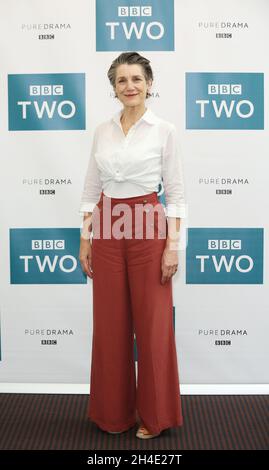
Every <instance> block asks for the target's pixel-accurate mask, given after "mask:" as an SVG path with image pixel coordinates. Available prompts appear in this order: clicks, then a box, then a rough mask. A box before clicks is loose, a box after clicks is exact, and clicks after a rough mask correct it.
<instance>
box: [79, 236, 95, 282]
mask: <svg viewBox="0 0 269 470" xmlns="http://www.w3.org/2000/svg"><path fill="white" fill-rule="evenodd" d="M79 261H80V264H81V268H82V270H83V271H84V272H85V273H86V274H87V276H89V277H90V278H91V279H92V277H93V270H92V245H91V242H90V240H86V239H84V238H81V239H80V250H79Z"/></svg>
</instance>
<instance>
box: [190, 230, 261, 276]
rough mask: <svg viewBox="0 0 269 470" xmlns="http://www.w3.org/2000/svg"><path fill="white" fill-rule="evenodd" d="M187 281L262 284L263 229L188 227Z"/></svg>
mask: <svg viewBox="0 0 269 470" xmlns="http://www.w3.org/2000/svg"><path fill="white" fill-rule="evenodd" d="M186 283H187V284H263V228H189V229H188V246H187V250H186Z"/></svg>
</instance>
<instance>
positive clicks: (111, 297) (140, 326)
mask: <svg viewBox="0 0 269 470" xmlns="http://www.w3.org/2000/svg"><path fill="white" fill-rule="evenodd" d="M104 198H106V201H109V203H110V210H109V207H108V208H106V210H105V208H104ZM119 203H124V204H125V205H126V204H127V205H128V207H129V208H130V212H131V215H132V216H133V217H132V220H131V224H129V229H130V230H129V232H127V231H126V233H129V235H128V236H127V235H126V233H125V232H124V233H125V235H124V237H123V238H121V239H120V238H119V237H118V236H115V235H113V228H112V229H111V231H110V236H109V235H108V234H107V229H104V225H105V220H106V219H108V217H111V226H113V224H114V223H115V222H116V221H117V220H118V221H119V219H121V218H122V212H121V213H120V215H118V214H117V215H115V214H114V215H113V213H112V211H113V208H114V209H115V205H117V204H119ZM137 204H140V205H142V207H143V208H146V207H151V206H152V207H153V208H154V207H155V206H156V205H158V206H159V207H161V208H162V209H161V210H160V211H159V212H157V211H155V213H154V214H153V217H152V218H151V219H150V218H148V220H151V223H150V225H151V227H152V228H153V237H152V236H151V238H149V237H148V236H146V225H147V224H149V222H146V214H149V213H150V212H152V210H154V209H148V210H145V211H143V215H142V223H141V220H140V222H138V221H137V220H136V219H135V205H137ZM147 204H148V205H149V206H147ZM155 208H156V207H155ZM96 211H98V214H99V215H98V217H99V221H100V222H99V226H100V230H99V232H100V233H99V234H98V236H96V237H95V228H93V238H92V270H93V277H92V282H93V284H92V287H93V336H92V359H91V373H90V396H89V407H88V417H89V418H90V419H91V420H92V421H93V422H95V423H96V424H97V425H98V426H99V427H100V428H101V429H102V430H104V431H112V432H113V431H126V430H128V429H129V428H131V427H133V426H134V425H135V424H136V419H137V415H138V417H139V418H140V422H142V423H143V425H144V426H145V427H146V428H147V429H148V430H149V432H150V433H152V434H155V433H156V434H157V433H160V432H161V431H162V430H163V429H166V428H170V427H176V426H181V425H182V424H183V417H182V408H181V397H180V388H179V372H178V362H177V352H176V343H175V334H174V328H173V297H172V278H170V279H169V281H167V282H166V283H165V284H162V283H161V274H162V271H161V259H162V254H163V251H164V249H165V244H166V236H167V231H168V225H167V220H166V216H165V212H164V209H163V206H162V204H161V203H160V202H159V200H158V195H157V193H156V192H153V193H150V194H147V195H143V196H135V197H130V198H121V199H119V198H110V197H108V196H105V195H104V193H103V192H102V193H101V196H100V199H99V202H98V203H97V205H96V206H95V208H94V211H93V220H94V214H95V212H96ZM129 219H130V217H129ZM161 219H162V223H163V222H164V225H162V227H163V226H164V228H165V233H164V234H163V232H161V235H160V233H159V228H160V227H159V224H160V220H161ZM95 220H97V218H95ZM94 224H95V226H97V222H96V221H95V222H94V223H93V225H94ZM97 232H98V230H97V231H96V233H97ZM130 233H131V237H130ZM162 235H164V236H162ZM139 237H140V238H139ZM134 335H135V340H136V349H137V380H136V368H135V354H134Z"/></svg>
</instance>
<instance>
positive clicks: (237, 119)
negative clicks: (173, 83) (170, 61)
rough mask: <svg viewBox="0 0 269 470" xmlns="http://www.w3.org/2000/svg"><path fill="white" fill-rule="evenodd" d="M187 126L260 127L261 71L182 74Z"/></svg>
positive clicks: (262, 123)
mask: <svg viewBox="0 0 269 470" xmlns="http://www.w3.org/2000/svg"><path fill="white" fill-rule="evenodd" d="M186 128H187V129H264V75H263V73H193V72H187V73H186Z"/></svg>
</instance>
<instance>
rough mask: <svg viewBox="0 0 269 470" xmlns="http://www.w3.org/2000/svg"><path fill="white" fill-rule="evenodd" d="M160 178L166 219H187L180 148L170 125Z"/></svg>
mask: <svg viewBox="0 0 269 470" xmlns="http://www.w3.org/2000/svg"><path fill="white" fill-rule="evenodd" d="M162 178H163V186H164V195H165V213H166V216H167V217H180V218H185V217H187V205H186V201H185V189H184V186H185V185H184V176H183V167H182V160H181V147H180V144H179V139H178V135H177V129H176V127H175V125H174V124H171V129H170V131H169V133H168V136H167V138H166V143H165V145H164V148H163V155H162Z"/></svg>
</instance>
